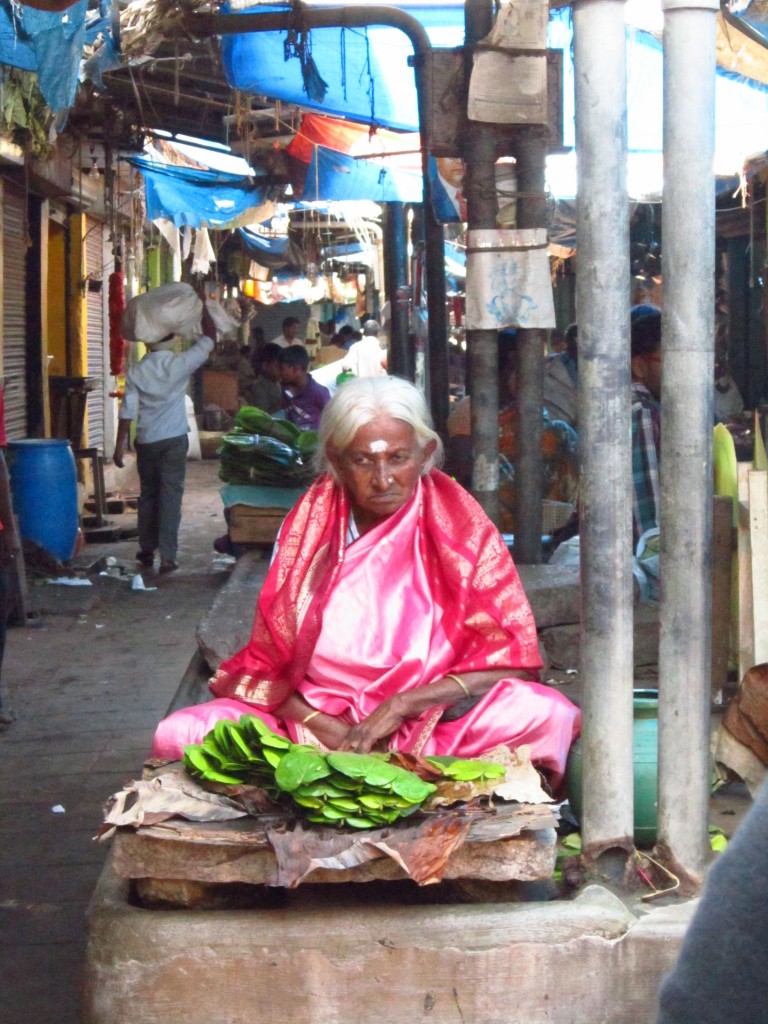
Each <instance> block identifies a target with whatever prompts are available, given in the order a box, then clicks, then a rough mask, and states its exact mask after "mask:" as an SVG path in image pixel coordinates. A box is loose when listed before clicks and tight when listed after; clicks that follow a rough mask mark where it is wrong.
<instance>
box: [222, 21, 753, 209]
mask: <svg viewBox="0 0 768 1024" xmlns="http://www.w3.org/2000/svg"><path fill="white" fill-rule="evenodd" d="M394 6H397V7H400V8H402V9H403V10H405V11H407V13H408V14H410V15H411V16H413V17H414V18H415V19H416V20H417V21H419V22H420V23H421V24H422V25H423V26H424V28H425V30H426V32H427V34H428V35H429V37H430V41H431V42H432V45H433V46H434V47H436V48H451V47H455V46H460V45H462V43H463V40H464V6H463V4H457V3H450V2H448V3H445V4H435V5H432V6H428V5H426V4H424V5H421V6H419V5H418V4H413V5H411V4H405V3H400V4H396V5H394ZM258 10H259V11H262V10H264V11H287V10H288V8H287V7H285V6H283V5H269V6H266V7H262V6H259V8H258ZM253 11H254V8H250V9H248V10H246V11H242V12H237V13H252V12H253ZM286 38H287V33H286V32H250V33H244V34H242V35H238V36H234V35H232V36H225V37H224V39H223V44H222V46H223V58H224V68H225V71H226V74H227V78H228V80H229V82H230V84H232V85H233V86H234V87H235V88H238V89H241V90H243V91H245V92H252V93H255V94H258V95H263V96H269V97H272V98H274V99H280V100H284V101H287V102H292V103H296V104H298V105H300V106H302V107H305V108H308V109H313V110H317V111H320V112H322V113H324V114H327V115H341V116H343V117H346V118H349V119H351V120H355V121H358V122H361V123H363V124H366V123H372V122H373V123H376V124H379V125H385V126H388V127H392V128H398V129H405V130H409V131H413V130H416V129H417V128H418V113H417V102H416V86H415V81H414V75H413V69H412V68H411V67H410V66H409V65H408V58H409V57H410V56H411V55H412V52H413V48H412V45H411V43H410V41H409V39H408V38H407V36H406V35H405V34H404V33H403V32H401V31H400V30H399V29H395V28H390V27H384V26H370V27H369V28H367V29H330V28H317V29H312V30H311V32H310V33H309V52H310V53H311V57H312V60H313V61H314V65H315V67H316V70H317V74H318V75H319V77H320V78H321V79H322V80H323V81H324V82H325V83H326V84H327V86H328V89H327V92H326V93H325V96H324V98H323V99H322V101H321V100H319V99H312V98H311V97H310V96H308V95H307V93H306V92H305V89H304V79H303V77H302V66H301V61H300V60H299V58H298V57H296V56H294V57H289V58H288V59H287V60H286V59H285V51H284V43H285V41H286ZM572 42H573V29H572V23H571V12H570V9H569V8H562V9H553V10H552V11H551V12H550V21H549V33H548V45H549V46H550V47H552V48H553V49H558V50H562V51H563V108H564V109H563V124H564V139H563V141H564V145H565V146H566V147H569V148H570V147H573V146H574V144H575V121H574V71H573V59H572V52H571V51H572ZM627 47H628V49H627V66H628V81H627V96H628V115H627V129H628V146H629V152H630V160H631V162H632V164H633V167H634V168H635V170H634V171H633V167H631V168H630V180H631V181H634V180H636V179H637V176H638V174H640V175H642V174H643V168H644V167H645V166H646V165H651V166H652V167H653V169H654V170H656V169H658V170H659V171H660V154H661V153H662V148H663V146H662V132H663V98H662V85H663V71H662V63H663V51H662V46H661V43H660V42H659V40H658V39H657V38H656V37H655V36H654V35H653V34H652V33H650V32H647V31H643V30H641V29H635V28H632V27H628V28H627ZM716 105H717V109H716V148H717V153H718V165H717V167H716V170H717V172H718V173H726V174H732V173H734V172H738V171H739V170H740V169H741V168H740V166H734V165H735V164H737V163H738V162H739V161H740V160H742V158H743V157H744V156H745V155H746V154H748V153H750V152H754V151H757V150H762V149H765V148H766V145H768V137H765V136H766V135H767V134H768V132H766V126H768V95H767V93H766V88H765V86H763V85H761V84H759V83H756V82H754V81H752V80H750V79H747V78H743V77H742V76H739V75H736V74H734V73H732V72H727V71H724V70H722V69H718V76H717V84H716ZM735 109H738V111H739V116H738V118H736V117H734V110H735ZM316 163H317V166H316V167H313V168H311V169H310V173H309V174H308V175H307V187H308V189H309V191H308V192H307V195H308V196H312V197H318V198H342V196H341V195H340V190H341V191H343V197H344V198H353V197H356V196H358V195H365V196H366V197H367V198H376V199H377V200H379V201H386V196H385V195H383V194H382V192H381V191H379V189H380V187H381V186H384V190H385V191H386V190H389V189H390V188H393V187H394V188H395V189H396V191H397V193H398V194H397V198H404V192H403V191H402V189H403V188H405V187H406V186H405V185H404V184H403V185H401V184H395V182H397V179H396V178H395V176H394V172H390V174H388V175H386V176H385V177H384V179H383V180H382V181H381V182H379V180H378V177H377V178H376V180H375V181H373V176H372V175H371V174H370V169H369V170H368V171H366V170H365V168H361V167H359V165H360V164H361V163H362V161H359V160H358V161H356V164H357V165H358V167H357V168H356V169H353V168H352V167H350V166H348V165H347V162H346V161H343V160H340V159H339V158H336V157H335V156H334V157H330V156H328V155H327V154H323V153H320V154H319V155H318V156H317V160H316ZM343 165H344V166H343ZM331 166H332V168H334V169H335V168H339V169H340V173H341V174H342V175H343V177H344V180H345V182H346V184H345V185H342V183H341V182H340V181H334V173H333V171H332V170H330V169H329V167H331ZM637 168H639V171H638V170H636V169H637ZM313 174H314V176H315V177H314V181H313V178H312V175H313ZM657 176H658V173H657ZM571 177H572V175H571ZM355 180H359V182H360V186H361V188H360V191H358V189H357V188H352V183H353V182H354V181H355ZM364 184H366V185H375V186H376V189H375V190H374V191H373V192H365V191H364V190H363V185H364ZM657 184H658V185H660V181H659V182H658V183H657ZM643 192H644V190H643V189H642V188H638V189H637V190H636V193H635V194H641V193H643ZM561 194H568V193H567V192H566V193H561ZM406 201H408V200H406ZM411 201H416V200H415V199H412V200H411Z"/></svg>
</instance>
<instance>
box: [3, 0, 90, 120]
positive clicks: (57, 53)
mask: <svg viewBox="0 0 768 1024" xmlns="http://www.w3.org/2000/svg"><path fill="white" fill-rule="evenodd" d="M87 9H88V0H75V2H74V3H72V4H71V5H70V6H68V7H66V8H65V9H64V10H36V9H35V8H34V7H30V6H28V5H27V4H20V3H9V2H8V0H4V2H3V3H0V63H2V64H10V65H11V66H12V67H15V68H21V69H22V71H33V72H35V73H36V74H37V78H38V84H39V86H40V92H41V93H42V94H43V99H44V100H45V102H46V103H47V104H48V106H49V107H50V108H51V110H54V111H59V110H65V109H66V108H67V107H70V106H71V105H72V103H73V102H74V99H75V91H76V89H77V81H78V75H79V71H80V60H81V58H82V55H83V43H84V42H85V29H86V26H85V18H86V12H87Z"/></svg>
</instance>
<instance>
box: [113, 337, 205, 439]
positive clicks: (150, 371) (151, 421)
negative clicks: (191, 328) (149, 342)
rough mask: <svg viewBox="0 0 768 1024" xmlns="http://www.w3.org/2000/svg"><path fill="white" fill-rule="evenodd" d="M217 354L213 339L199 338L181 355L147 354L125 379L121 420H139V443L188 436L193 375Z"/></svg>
mask: <svg viewBox="0 0 768 1024" xmlns="http://www.w3.org/2000/svg"><path fill="white" fill-rule="evenodd" d="M212 351H213V342H212V341H211V339H210V338H205V337H203V338H198V340H197V341H196V342H195V344H194V345H193V346H192V347H191V348H189V349H187V351H186V352H181V353H179V354H178V355H177V354H176V353H175V352H167V351H166V352H147V354H146V355H145V356H144V358H143V359H142V360H141V362H140V363H138V364H137V365H136V366H133V367H131V369H130V370H129V371H128V375H127V377H126V380H125V395H124V396H123V401H122V403H121V405H120V412H119V417H120V419H121V420H136V441H137V443H138V444H151V443H152V442H153V441H165V440H166V439H167V438H169V437H181V436H182V435H183V434H186V433H187V426H188V425H187V410H186V406H185V401H184V399H185V397H186V393H187V382H188V381H189V377H190V374H192V373H194V372H195V370H196V369H197V368H198V367H199V366H202V365H203V363H204V362H205V360H206V359H207V358H208V356H209V355H210V354H211V352H212Z"/></svg>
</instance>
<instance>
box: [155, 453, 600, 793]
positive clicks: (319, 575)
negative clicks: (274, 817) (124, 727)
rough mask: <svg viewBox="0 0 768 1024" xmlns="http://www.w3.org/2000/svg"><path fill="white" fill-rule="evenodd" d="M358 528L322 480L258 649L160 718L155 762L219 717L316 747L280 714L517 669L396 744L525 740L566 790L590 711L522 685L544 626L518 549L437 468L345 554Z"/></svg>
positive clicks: (471, 746) (433, 750) (299, 520)
mask: <svg viewBox="0 0 768 1024" xmlns="http://www.w3.org/2000/svg"><path fill="white" fill-rule="evenodd" d="M348 522H349V503H348V499H347V496H346V493H345V492H344V490H343V488H341V487H340V486H338V485H337V484H335V483H334V481H333V480H331V479H330V477H321V478H320V479H319V480H318V481H317V482H316V483H315V484H314V485H313V487H312V488H311V489H310V491H309V492H308V493H307V494H306V495H305V497H304V498H303V499H302V500H301V501H300V502H299V503H298V505H297V506H296V507H295V508H294V509H293V510H292V511H291V512H290V513H289V515H288V517H287V519H286V521H285V523H284V525H283V529H282V531H281V537H280V546H279V548H278V552H277V556H276V558H275V561H274V562H273V564H272V567H271V569H270V571H269V573H268V575H267V579H266V581H265V583H264V586H263V588H262V592H261V595H260V597H259V601H258V604H257V608H256V617H255V621H254V626H253V633H252V636H251V639H250V642H249V643H248V644H247V646H246V647H244V648H243V649H242V650H241V651H240V652H239V653H238V654H236V655H235V656H234V657H232V658H230V659H229V660H228V661H226V662H223V663H222V665H221V667H220V668H219V670H218V672H217V673H216V675H215V676H214V678H213V679H212V680H211V684H210V687H211V690H212V692H213V693H214V695H215V696H216V698H217V699H216V700H213V701H210V702H209V703H206V704H202V705H198V706H196V707H192V708H186V709H184V710H182V711H178V712H175V713H174V714H173V715H171V716H169V717H168V718H167V719H165V720H164V721H163V722H161V723H160V725H159V727H158V730H157V734H156V737H155V744H154V748H153V755H154V756H156V757H180V756H181V751H182V748H183V747H184V745H185V744H187V743H197V742H201V741H202V738H203V736H204V735H205V733H206V732H208V731H209V730H210V729H211V728H212V727H213V726H214V724H215V723H216V721H217V720H218V719H219V718H222V717H227V718H233V719H237V718H239V717H240V715H241V714H244V713H255V714H258V715H259V716H260V717H262V718H263V719H264V721H265V722H266V723H267V724H268V725H269V726H270V728H272V729H274V730H275V731H277V732H280V733H282V734H283V735H287V736H289V737H290V738H291V739H292V740H294V741H297V742H313V739H314V738H313V736H312V731H311V724H308V725H307V726H302V725H301V724H299V723H297V722H293V721H290V720H283V719H281V718H279V717H277V716H276V715H275V714H274V712H275V711H276V710H277V709H279V707H280V705H281V704H282V703H283V702H284V701H285V699H286V698H287V697H288V696H289V695H290V694H291V693H294V692H297V693H299V694H300V695H301V696H302V697H303V699H304V700H305V701H306V702H307V703H308V704H309V705H310V706H311V707H313V708H316V709H318V710H320V711H323V712H325V713H327V714H330V715H334V716H336V717H338V718H341V719H342V720H343V721H345V722H347V723H348V724H349V725H350V726H351V725H353V724H355V723H357V722H359V721H361V720H362V719H364V718H365V717H367V716H368V715H369V714H370V713H371V712H372V711H373V710H374V709H375V708H376V707H377V706H378V705H379V704H381V703H382V702H383V701H385V700H387V699H388V698H389V697H392V696H393V695H395V694H396V693H400V692H403V691H407V690H410V689H412V688H415V687H419V686H424V685H426V684H428V683H430V682H432V681H434V680H437V679H442V678H443V677H444V676H445V675H446V674H447V673H453V674H456V675H461V673H466V672H473V671H483V670H489V669H494V670H495V669H509V677H508V678H504V679H502V680H501V681H500V682H498V683H496V684H495V685H494V686H493V687H492V688H491V689H490V690H489V691H488V692H487V693H486V694H485V695H484V696H483V697H482V698H481V699H480V701H479V703H477V704H476V705H475V706H474V707H473V708H472V709H471V710H470V711H469V712H468V713H467V714H465V715H464V716H463V717H461V718H458V719H456V720H453V721H443V720H441V718H442V714H443V712H444V710H445V706H444V705H437V706H435V707H432V708H430V709H429V710H428V711H426V712H425V713H424V714H422V715H421V716H420V717H419V718H416V719H412V720H409V721H407V722H405V723H403V725H402V726H401V727H400V728H399V729H398V730H397V731H396V732H395V733H393V734H392V735H391V736H390V737H389V741H388V746H389V747H390V749H393V750H402V751H412V752H414V753H420V754H453V755H457V756H461V757H479V756H481V755H482V754H484V753H486V752H487V751H489V750H492V749H493V748H494V747H497V746H499V745H501V744H503V745H507V746H509V747H517V746H521V745H526V746H528V747H530V752H531V758H532V760H533V762H534V764H536V765H537V766H538V767H540V768H542V769H545V770H546V771H547V773H548V775H549V777H550V779H551V781H552V783H553V785H555V786H556V785H557V784H558V782H559V780H560V778H561V776H562V774H563V771H564V768H565V761H566V758H567V756H568V750H569V748H570V745H571V743H572V742H573V740H574V739H575V738H576V736H577V735H578V730H579V719H580V715H579V711H578V709H577V708H576V707H574V705H572V704H571V703H570V702H569V701H568V700H567V699H566V698H565V697H563V696H562V695H561V694H560V693H559V692H558V691H556V690H554V689H551V688H550V687H547V686H543V685H541V684H540V683H537V682H532V681H530V679H524V678H519V676H521V675H522V676H535V675H536V674H537V672H538V669H539V668H540V667H541V659H540V656H539V648H538V642H537V637H536V627H535V624H534V621H533V615H532V613H531V609H530V606H529V604H528V601H527V599H526V597H525V594H524V592H523V588H522V585H521V583H520V578H519V576H518V574H517V570H516V569H515V566H514V564H513V562H512V559H511V557H510V555H509V552H508V551H507V548H506V546H505V545H504V542H503V541H502V538H501V536H500V534H499V533H498V531H497V530H496V529H495V527H494V526H493V525H492V524H491V523H490V521H489V520H488V519H487V517H486V516H485V514H484V513H483V511H482V510H481V509H480V507H479V505H477V503H476V502H475V501H474V499H473V498H472V497H471V496H470V495H468V494H467V492H466V491H465V490H463V488H461V487H459V486H458V485H457V484H456V483H454V481H452V480H451V479H450V478H449V477H447V476H445V475H444V474H443V473H440V472H438V471H432V472H431V473H430V474H429V475H428V476H426V477H424V478H422V480H421V482H420V484H419V486H418V487H417V489H416V491H415V493H414V495H413V497H412V498H411V500H410V501H409V502H408V503H407V504H406V505H405V506H404V507H403V508H402V509H400V510H399V511H398V512H397V513H395V515H393V516H391V517H389V518H388V519H386V520H384V521H382V522H381V523H380V524H378V525H377V526H375V527H374V528H373V529H371V530H369V531H368V532H367V533H365V534H364V535H363V536H362V537H360V538H359V539H358V540H356V541H355V542H354V543H352V544H350V545H349V546H347V526H348ZM315 742H316V741H315Z"/></svg>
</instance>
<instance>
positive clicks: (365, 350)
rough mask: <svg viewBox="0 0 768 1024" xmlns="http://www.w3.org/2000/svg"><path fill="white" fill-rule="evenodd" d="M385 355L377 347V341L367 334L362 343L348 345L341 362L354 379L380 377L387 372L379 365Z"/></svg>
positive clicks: (378, 346) (383, 351) (380, 348)
mask: <svg viewBox="0 0 768 1024" xmlns="http://www.w3.org/2000/svg"><path fill="white" fill-rule="evenodd" d="M385 355H386V351H385V350H384V349H382V347H381V345H379V339H378V338H377V337H375V335H372V334H369V335H367V336H366V337H364V338H363V339H362V341H356V342H355V343H354V345H350V347H349V352H347V358H346V359H345V360H343V362H344V364H345V366H349V368H350V369H351V370H352V373H354V375H355V376H356V377H382V376H384V375H385V374H386V372H387V371H386V370H385V369H384V367H383V366H382V365H381V361H382V359H383V358H384V357H385Z"/></svg>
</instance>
